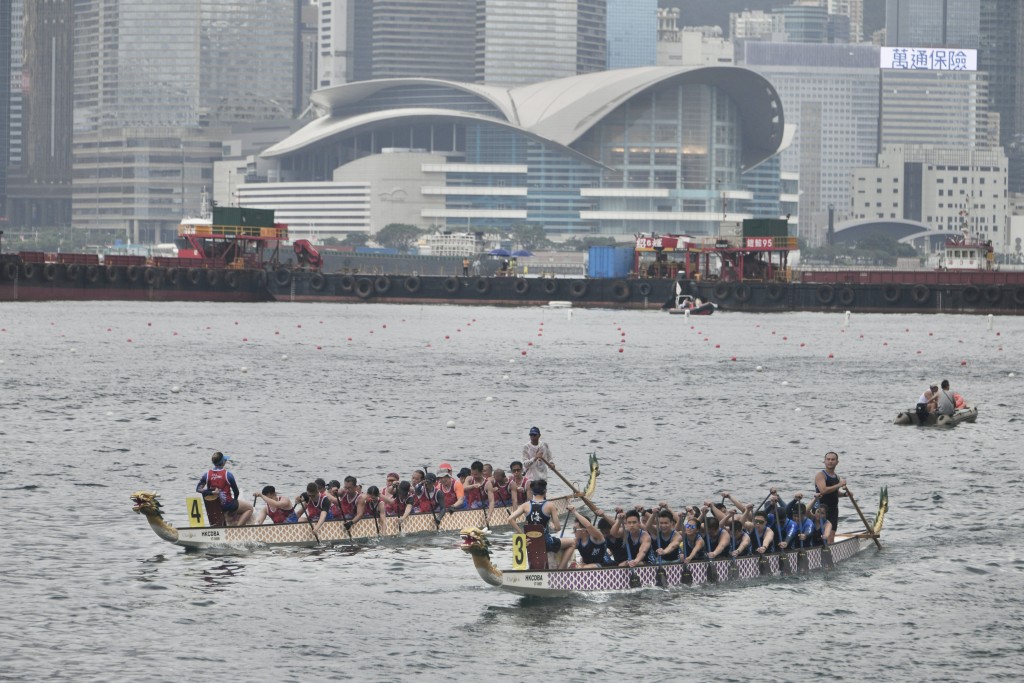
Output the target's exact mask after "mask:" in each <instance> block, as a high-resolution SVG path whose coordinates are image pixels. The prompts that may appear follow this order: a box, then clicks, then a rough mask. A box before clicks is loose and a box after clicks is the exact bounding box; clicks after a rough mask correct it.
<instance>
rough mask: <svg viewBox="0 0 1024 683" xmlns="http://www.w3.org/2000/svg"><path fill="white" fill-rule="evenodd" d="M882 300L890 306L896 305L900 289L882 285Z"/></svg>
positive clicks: (890, 285)
mask: <svg viewBox="0 0 1024 683" xmlns="http://www.w3.org/2000/svg"><path fill="white" fill-rule="evenodd" d="M882 298H883V299H885V300H886V302H888V303H890V304H894V303H896V301H897V299H899V298H900V288H899V286H897V285H892V284H889V285H882Z"/></svg>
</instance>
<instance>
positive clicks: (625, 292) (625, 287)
mask: <svg viewBox="0 0 1024 683" xmlns="http://www.w3.org/2000/svg"><path fill="white" fill-rule="evenodd" d="M632 293H633V292H632V290H631V289H630V288H629V283H628V282H626V281H625V280H617V281H615V282H613V283H612V298H613V299H615V300H616V301H625V300H626V299H628V298H629V295H630V294H632Z"/></svg>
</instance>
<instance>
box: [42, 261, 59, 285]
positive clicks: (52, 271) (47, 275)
mask: <svg viewBox="0 0 1024 683" xmlns="http://www.w3.org/2000/svg"><path fill="white" fill-rule="evenodd" d="M55 277H57V264H56V263H47V264H46V265H45V266H43V279H44V280H46V281H47V282H53V278H55Z"/></svg>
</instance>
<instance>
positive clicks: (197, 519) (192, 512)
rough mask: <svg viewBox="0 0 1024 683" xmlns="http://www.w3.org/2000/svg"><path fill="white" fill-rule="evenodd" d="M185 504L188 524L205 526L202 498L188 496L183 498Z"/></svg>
mask: <svg viewBox="0 0 1024 683" xmlns="http://www.w3.org/2000/svg"><path fill="white" fill-rule="evenodd" d="M185 505H186V507H187V508H188V525H189V526H190V527H193V528H194V527H200V526H206V519H205V518H204V517H203V503H202V499H201V498H200V497H199V496H189V497H188V498H186V499H185Z"/></svg>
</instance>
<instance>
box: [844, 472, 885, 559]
mask: <svg viewBox="0 0 1024 683" xmlns="http://www.w3.org/2000/svg"><path fill="white" fill-rule="evenodd" d="M845 491H846V497H847V498H849V499H850V502H851V503H853V509H854V510H856V511H857V516H859V517H860V521H862V522H864V528H865V529H867V530H868V536H870V537H871V540H873V541H874V542H875V545H876V546H878V549H879V550H881V549H882V544H881V543H879V542H878V534H876V533H875V530H874V529H872V528H871V525H870V524H868V520H867V518H866V517H865V516H864V513H863V512H861V511H860V506H859V505H857V501H856V500H854V499H853V494H852V493H850V489H849V487H846V489H845Z"/></svg>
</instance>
